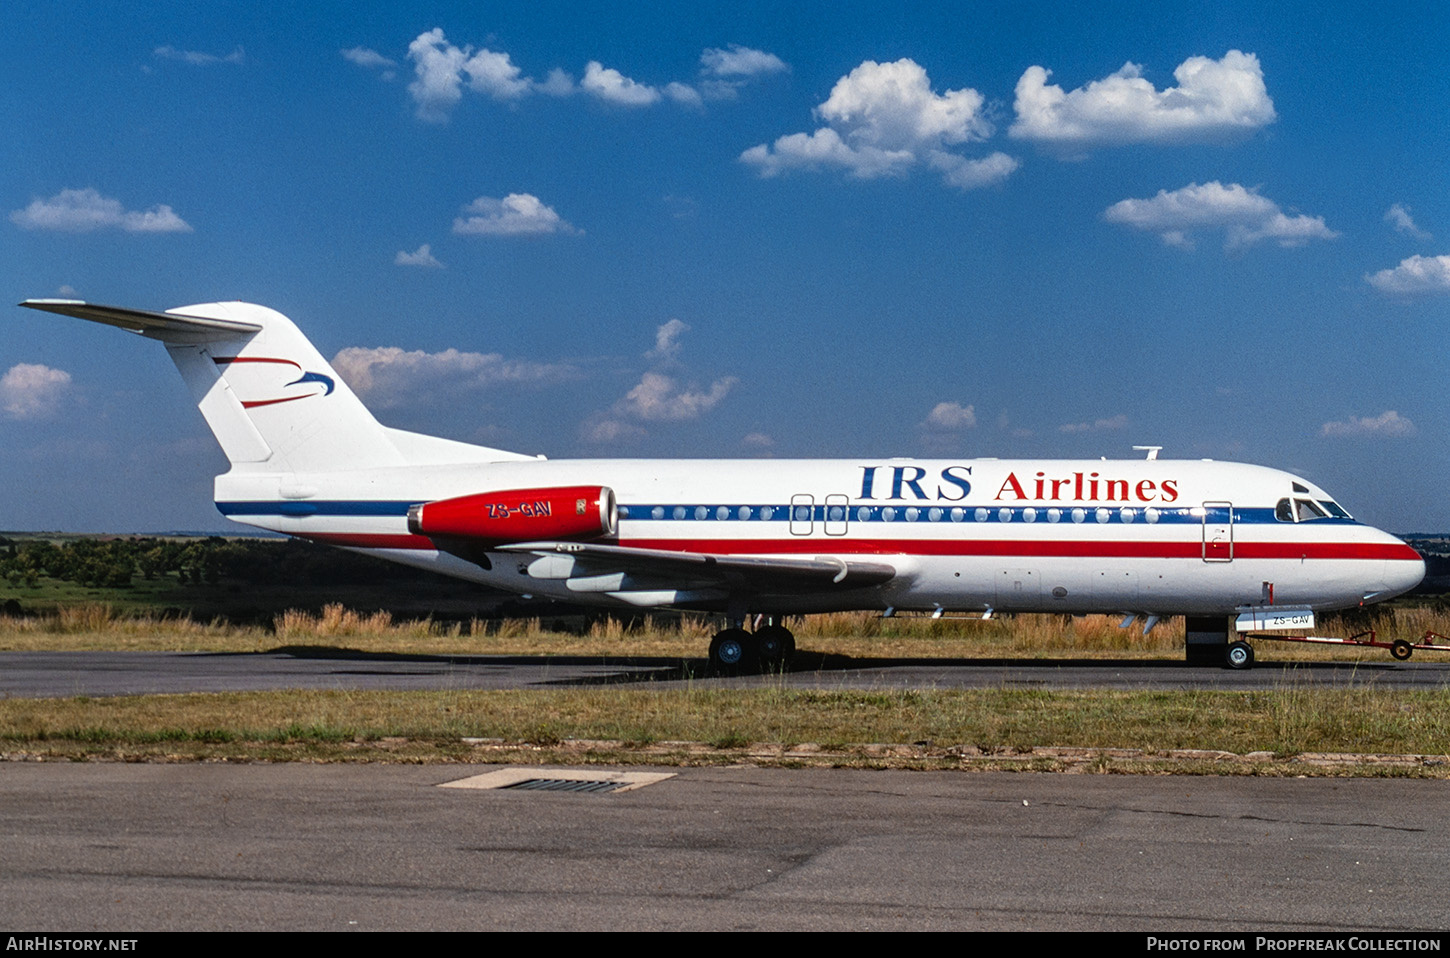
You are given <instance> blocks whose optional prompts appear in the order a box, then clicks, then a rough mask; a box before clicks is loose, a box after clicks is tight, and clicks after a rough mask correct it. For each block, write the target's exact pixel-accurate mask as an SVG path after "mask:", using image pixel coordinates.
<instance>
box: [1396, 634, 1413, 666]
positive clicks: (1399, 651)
mask: <svg viewBox="0 0 1450 958" xmlns="http://www.w3.org/2000/svg"><path fill="white" fill-rule="evenodd" d="M1414 651H1415V647H1414V646H1413V645H1411V644H1410V643H1408V642H1406V641H1405V640H1404V639H1395V641H1394V642H1392V643H1391V644H1390V655H1393V656H1394V657H1395V658H1397V659H1399V660H1400V661H1401V662H1403V661H1405V659H1408V658H1409V657H1410V655H1411V654H1412V653H1413V652H1414Z"/></svg>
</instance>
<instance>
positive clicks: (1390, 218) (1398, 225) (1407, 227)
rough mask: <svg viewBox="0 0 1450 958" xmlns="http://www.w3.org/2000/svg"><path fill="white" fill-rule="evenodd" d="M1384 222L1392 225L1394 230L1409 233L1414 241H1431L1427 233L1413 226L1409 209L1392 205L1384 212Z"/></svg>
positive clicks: (1397, 204)
mask: <svg viewBox="0 0 1450 958" xmlns="http://www.w3.org/2000/svg"><path fill="white" fill-rule="evenodd" d="M1385 222H1386V223H1392V224H1394V227H1395V229H1396V230H1398V231H1399V232H1401V233H1409V234H1410V235H1411V236H1413V237H1415V239H1422V240H1427V239H1431V236H1430V234H1429V233H1427V232H1425V231H1424V230H1422V229H1420V227H1418V226H1416V225H1415V220H1414V218H1413V217H1412V216H1410V208H1409V207H1408V206H1403V205H1401V204H1399V203H1395V204H1393V205H1392V206H1391V207H1390V208H1389V209H1388V210H1386V211H1385Z"/></svg>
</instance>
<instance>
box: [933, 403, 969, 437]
mask: <svg viewBox="0 0 1450 958" xmlns="http://www.w3.org/2000/svg"><path fill="white" fill-rule="evenodd" d="M976 425H977V411H976V409H975V408H973V407H972V406H963V405H962V404H961V403H957V402H939V403H937V404H936V405H935V406H933V407H932V408H931V412H929V413H927V414H926V421H925V422H923V423H922V426H924V427H925V428H928V429H943V430H947V431H955V430H958V429H971V428H973V427H974V426H976Z"/></svg>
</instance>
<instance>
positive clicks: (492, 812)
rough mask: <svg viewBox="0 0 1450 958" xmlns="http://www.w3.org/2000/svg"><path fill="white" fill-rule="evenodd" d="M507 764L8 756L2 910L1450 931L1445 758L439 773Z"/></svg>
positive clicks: (78, 924)
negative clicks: (1277, 771) (641, 778)
mask: <svg viewBox="0 0 1450 958" xmlns="http://www.w3.org/2000/svg"><path fill="white" fill-rule="evenodd" d="M491 771H494V769H493V768H491V767H487V766H423V767H420V766H381V765H369V766H351V765H345V764H336V765H323V766H317V765H305V764H295V765H228V764H184V765H162V764H157V765H127V764H106V763H64V764H60V763H54V764H52V763H14V764H9V765H6V766H5V767H3V769H0V807H3V808H4V809H5V813H4V815H3V816H0V914H3V916H4V920H5V924H6V925H7V926H9V927H11V928H23V929H25V930H26V931H28V932H30V931H34V932H41V931H50V932H85V931H110V932H119V931H123V930H125V931H146V930H178V929H199V930H227V929H232V930H236V929H243V930H262V929H276V930H282V929H291V930H327V931H340V930H383V929H388V930H408V929H439V930H602V929H609V930H630V931H640V930H730V929H793V930H827V929H834V930H841V929H853V930H855V929H860V930H936V929H955V930H984V929H994V930H1002V929H1007V930H1053V931H1090V930H1115V931H1144V932H1147V931H1155V932H1160V933H1161V932H1169V931H1192V930H1197V931H1216V932H1224V933H1230V932H1239V933H1245V932H1250V931H1254V932H1279V933H1285V932H1288V933H1296V934H1297V933H1304V932H1313V931H1327V932H1341V933H1342V932H1346V931H1353V932H1387V931H1407V930H1415V929H1420V930H1425V931H1429V932H1440V931H1443V930H1444V929H1446V928H1447V927H1450V904H1447V902H1446V899H1445V896H1444V890H1443V885H1444V876H1445V874H1446V866H1447V864H1450V851H1447V849H1450V790H1447V789H1446V788H1445V783H1444V782H1439V781H1412V780H1394V779H1353V780H1335V779H1256V778H1247V777H1245V778H1210V777H1195V778H1180V777H1162V778H1158V777H1148V776H1096V775H1049V774H1032V775H1026V774H1018V773H962V772H947V773H941V772H893V771H857V770H840V769H812V770H789V769H756V768H746V767H736V768H685V769H679V770H674V771H677V774H676V775H674V776H673V777H670V778H668V779H666V780H664V781H661V782H659V783H657V784H651V785H647V786H645V787H641V788H638V789H637V790H634V791H628V792H611V793H597V792H596V793H581V792H539V791H513V790H509V791H484V790H476V789H462V788H439V787H437V786H438V785H440V784H442V783H444V782H449V781H455V780H459V779H464V778H467V777H470V776H475V775H479V774H484V773H488V772H491ZM570 774H573V775H576V776H585V777H588V776H596V777H597V776H598V775H599V774H600V771H599V770H598V769H588V770H584V769H580V770H574V771H573V772H571V773H570ZM1252 947H1253V945H1252V941H1250V943H1249V948H1250V949H1252Z"/></svg>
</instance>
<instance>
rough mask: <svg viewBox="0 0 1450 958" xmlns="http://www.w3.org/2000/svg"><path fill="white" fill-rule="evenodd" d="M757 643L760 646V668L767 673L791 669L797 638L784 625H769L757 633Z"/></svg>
mask: <svg viewBox="0 0 1450 958" xmlns="http://www.w3.org/2000/svg"><path fill="white" fill-rule="evenodd" d="M755 641H756V642H757V643H759V645H760V667H761V668H763V669H764V670H766V671H767V672H778V671H783V670H785V669H787V668H789V667H790V660H791V659H792V658H793V657H794V656H795V636H793V635H791V633H790V629H787V628H786V627H785V626H783V625H767V626H766V627H765V628H763V629H757V630H756V631H755Z"/></svg>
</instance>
